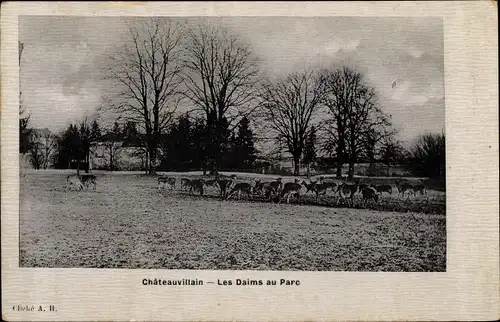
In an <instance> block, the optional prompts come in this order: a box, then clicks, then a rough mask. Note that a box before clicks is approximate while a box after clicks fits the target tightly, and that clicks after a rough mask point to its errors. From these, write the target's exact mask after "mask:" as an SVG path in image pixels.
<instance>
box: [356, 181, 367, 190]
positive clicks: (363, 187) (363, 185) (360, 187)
mask: <svg viewBox="0 0 500 322" xmlns="http://www.w3.org/2000/svg"><path fill="white" fill-rule="evenodd" d="M368 187H369V185H368V184H366V183H360V184H359V186H358V191H363V189H365V188H368Z"/></svg>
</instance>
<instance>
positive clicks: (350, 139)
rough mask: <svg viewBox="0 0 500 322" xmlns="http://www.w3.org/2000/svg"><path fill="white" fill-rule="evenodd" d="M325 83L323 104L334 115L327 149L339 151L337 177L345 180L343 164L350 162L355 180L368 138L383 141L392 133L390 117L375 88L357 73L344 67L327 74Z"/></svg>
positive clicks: (329, 124) (328, 123)
mask: <svg viewBox="0 0 500 322" xmlns="http://www.w3.org/2000/svg"><path fill="white" fill-rule="evenodd" d="M322 82H323V84H324V86H325V91H326V95H325V96H324V101H323V103H324V105H325V106H326V107H328V110H329V114H330V118H329V119H327V120H326V121H325V123H324V124H323V128H324V129H325V132H326V135H327V140H326V147H327V148H329V149H335V152H336V153H335V154H336V160H337V165H336V166H337V169H336V175H337V177H341V175H342V165H343V164H344V163H345V162H346V161H347V162H348V163H349V172H348V177H349V178H350V179H352V178H353V176H354V164H355V163H356V161H357V159H358V156H359V154H360V153H361V151H362V149H363V147H365V146H366V142H367V139H372V140H375V141H379V140H380V139H381V138H382V137H383V136H385V135H387V133H389V132H388V131H386V129H387V128H388V127H389V126H390V121H389V117H388V116H387V115H385V114H384V113H383V111H382V110H381V108H380V107H379V106H378V105H377V102H376V97H375V91H374V89H373V88H370V87H369V86H367V85H366V84H365V83H364V82H363V78H362V75H361V74H360V73H358V72H356V71H355V70H352V69H349V68H346V67H344V68H341V69H335V70H327V71H324V72H323V73H322ZM370 143H372V142H370Z"/></svg>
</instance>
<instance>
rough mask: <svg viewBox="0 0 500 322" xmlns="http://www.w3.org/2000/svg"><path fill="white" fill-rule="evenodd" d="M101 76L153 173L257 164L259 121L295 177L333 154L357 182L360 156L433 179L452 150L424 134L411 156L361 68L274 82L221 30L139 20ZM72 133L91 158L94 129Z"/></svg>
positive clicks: (111, 104)
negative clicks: (290, 164) (287, 159)
mask: <svg viewBox="0 0 500 322" xmlns="http://www.w3.org/2000/svg"><path fill="white" fill-rule="evenodd" d="M103 75H105V79H106V80H107V81H108V82H109V83H110V84H111V85H112V86H113V88H112V90H110V94H109V95H108V96H107V97H105V100H104V101H105V105H106V108H105V109H104V111H105V112H112V113H116V114H118V115H119V116H120V118H121V119H122V120H125V121H126V123H127V124H129V129H130V126H131V125H130V124H133V126H134V128H135V131H136V132H137V135H136V138H137V139H134V140H135V142H134V143H135V145H137V146H138V147H140V149H141V151H140V153H141V155H143V156H144V159H145V167H146V169H147V171H148V173H154V172H155V171H156V170H158V169H168V170H184V169H202V170H203V171H204V172H207V171H218V170H221V169H240V170H250V169H252V168H253V167H254V163H255V160H256V154H257V151H256V150H255V147H254V140H255V138H254V133H253V132H252V126H251V125H252V123H253V124H254V125H255V124H259V125H260V126H262V127H263V128H264V131H265V132H264V133H265V135H266V136H267V137H270V138H272V139H273V140H274V141H275V142H276V144H277V145H279V146H282V147H284V152H286V153H288V154H289V155H290V156H291V158H292V160H293V171H294V174H296V175H298V174H300V168H301V165H306V167H307V169H308V171H307V172H308V174H309V172H310V168H311V165H313V164H314V163H315V162H317V161H318V160H317V156H318V154H319V153H320V152H322V153H326V154H327V156H328V157H329V160H330V163H331V164H330V166H331V167H335V172H336V175H337V176H341V174H342V168H343V166H344V164H347V165H348V177H349V178H352V177H353V176H354V167H355V164H356V163H358V162H359V161H360V160H366V161H368V163H369V164H370V167H373V166H374V165H375V163H376V162H378V161H381V160H383V162H384V163H386V165H387V166H388V167H389V166H390V165H393V164H395V163H401V162H403V161H404V162H405V163H406V164H407V165H408V167H409V168H411V169H412V171H414V172H415V173H428V174H432V175H433V176H442V175H443V174H444V171H445V169H444V165H441V164H440V165H437V166H436V164H435V162H441V163H442V162H444V161H443V160H444V159H443V158H444V150H443V151H441V152H436V151H434V150H438V149H444V134H443V135H442V136H440V135H437V136H436V135H434V134H431V135H427V136H423V137H422V138H421V140H420V141H419V142H418V143H417V144H416V146H415V147H413V150H412V151H409V152H408V153H406V154H405V153H404V151H403V149H402V147H401V143H400V142H398V141H397V140H396V139H395V137H396V134H397V130H396V129H395V128H394V127H393V125H392V123H391V116H390V115H387V114H386V113H385V112H384V110H383V107H382V106H381V105H380V102H379V101H378V96H377V91H376V89H375V88H373V87H372V86H370V84H369V83H368V82H367V81H366V80H365V79H364V77H363V75H362V74H361V73H360V72H358V71H357V70H356V69H355V68H350V67H346V66H340V67H331V68H325V69H320V70H309V71H295V72H290V73H289V74H287V75H284V76H283V77H281V78H279V79H269V78H268V77H266V75H265V73H264V72H263V71H262V70H261V69H260V65H259V60H258V57H257V56H256V55H254V53H253V52H252V49H251V47H250V46H249V45H248V44H247V43H245V42H244V41H243V40H242V39H241V38H239V37H237V36H236V35H234V34H232V33H231V32H230V31H229V30H227V29H225V28H223V27H221V26H214V25H208V24H200V25H197V26H186V25H183V24H180V23H177V22H175V21H172V20H166V19H161V18H151V19H147V20H143V21H140V22H137V21H136V22H135V23H132V24H130V26H129V41H128V42H125V43H123V44H121V45H120V46H118V47H117V48H116V51H115V53H114V54H113V55H111V56H110V57H109V60H108V61H107V62H106V67H105V70H103ZM179 106H183V107H188V108H189V111H188V113H184V112H183V113H182V114H181V115H178V113H177V111H178V107H179ZM77 130H78V131H77ZM82 131H83V132H82ZM67 132H68V133H67V135H66V136H71V135H70V134H71V133H73V134H72V135H73V136H76V133H77V132H79V133H80V136H81V138H80V141H79V142H81V146H82V147H83V148H82V150H81V151H80V152H71V153H72V155H77V158H78V159H79V160H80V159H81V160H86V159H88V152H86V151H87V150H88V149H87V143H86V142H87V141H88V140H91V139H92V138H93V135H94V133H93V132H92V126H90V127H89V129H88V131H87V130H86V129H84V130H82V128H81V126H80V128H79V129H77V128H75V126H73V128H72V129H70V128H68V130H67ZM82 133H84V134H82ZM22 135H23V134H22ZM110 138H111V137H109V136H108V139H110ZM122 139H123V137H122ZM74 140H75V142H76V141H77V140H76V139H74ZM111 141H113V140H111ZM115 141H118V139H117V140H115ZM441 143H442V144H441ZM22 144H23V143H22V140H21V145H22ZM67 149H69V148H67ZM77 150H78V149H77ZM430 150H433V151H434V152H432V153H434V154H435V155H434V156H433V157H432V158H431V157H430V156H429V154H430V153H431V152H430ZM58 151H60V150H58ZM68 151H69V150H68ZM71 153H68V154H71ZM63 154H64V153H63ZM425 157H429V160H427V161H424V159H425ZM430 159H432V160H430ZM416 160H419V161H416ZM65 161H67V160H65V159H64V160H61V162H59V163H58V164H60V165H61V164H63V163H64V162H65ZM84 163H85V162H84ZM87 163H88V162H87ZM431 168H433V169H440V170H439V171H437V172H436V171H435V170H432V169H431Z"/></svg>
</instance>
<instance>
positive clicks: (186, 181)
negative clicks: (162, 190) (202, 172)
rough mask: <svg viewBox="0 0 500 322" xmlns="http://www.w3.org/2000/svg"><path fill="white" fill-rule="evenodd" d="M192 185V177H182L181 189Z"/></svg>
mask: <svg viewBox="0 0 500 322" xmlns="http://www.w3.org/2000/svg"><path fill="white" fill-rule="evenodd" d="M189 187H191V179H187V178H182V179H181V190H184V188H185V189H187V188H189Z"/></svg>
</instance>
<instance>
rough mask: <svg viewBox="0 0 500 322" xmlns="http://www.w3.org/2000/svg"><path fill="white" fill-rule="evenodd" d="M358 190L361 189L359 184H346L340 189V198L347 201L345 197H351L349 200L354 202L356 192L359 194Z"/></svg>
mask: <svg viewBox="0 0 500 322" xmlns="http://www.w3.org/2000/svg"><path fill="white" fill-rule="evenodd" d="M358 188H359V185H358V184H357V183H355V184H347V183H344V184H343V185H342V186H341V188H340V189H341V190H340V196H341V197H342V199H344V200H345V196H346V195H349V199H350V200H351V202H353V201H354V195H355V194H356V192H358Z"/></svg>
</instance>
